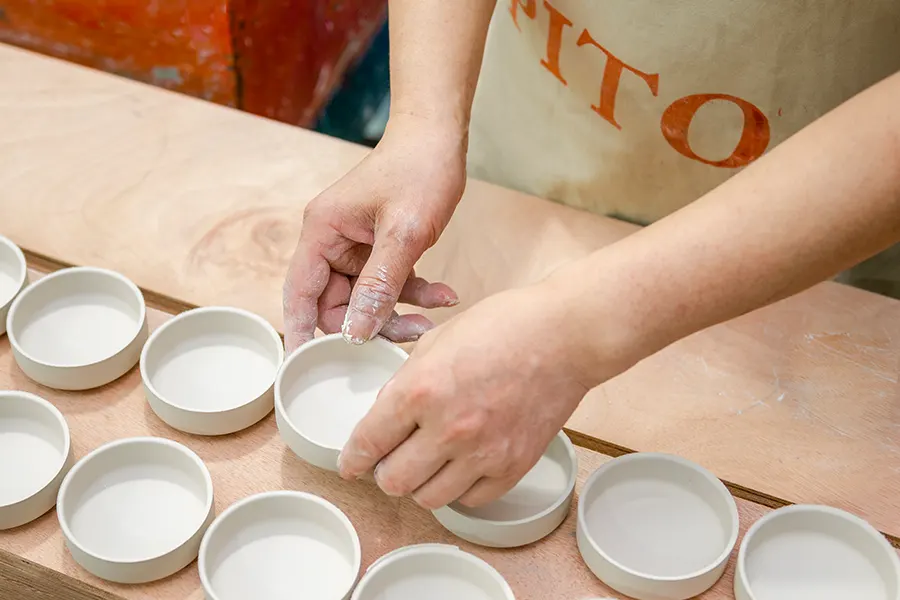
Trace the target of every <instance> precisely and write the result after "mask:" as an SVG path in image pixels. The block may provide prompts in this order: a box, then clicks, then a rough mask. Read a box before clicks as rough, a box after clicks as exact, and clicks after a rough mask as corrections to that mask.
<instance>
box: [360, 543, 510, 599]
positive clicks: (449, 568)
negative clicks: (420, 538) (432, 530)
mask: <svg viewBox="0 0 900 600" xmlns="http://www.w3.org/2000/svg"><path fill="white" fill-rule="evenodd" d="M426 598H427V600H515V596H514V595H513V592H512V589H510V587H509V584H508V583H506V580H505V579H503V576H502V575H500V573H498V572H497V570H496V569H494V567H492V566H491V565H489V564H488V563H486V562H484V561H483V560H481V559H480V558H478V557H477V556H474V555H472V554H469V553H468V552H463V551H462V550H460V549H459V548H457V547H456V546H448V545H444V544H419V545H415V546H406V547H404V548H400V549H398V550H394V551H393V552H389V553H388V554H385V555H384V556H382V557H381V558H379V559H378V560H376V561H375V562H374V563H372V565H371V566H370V567H369V568H368V569H366V573H365V575H363V577H362V579H361V580H360V582H359V585H358V586H357V587H356V590H355V591H354V592H353V598H352V600H425V599H426Z"/></svg>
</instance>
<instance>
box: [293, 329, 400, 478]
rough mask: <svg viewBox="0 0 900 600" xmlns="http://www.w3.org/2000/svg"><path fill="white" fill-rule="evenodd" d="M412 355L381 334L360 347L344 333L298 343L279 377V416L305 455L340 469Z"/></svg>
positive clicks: (298, 451) (323, 465)
mask: <svg viewBox="0 0 900 600" xmlns="http://www.w3.org/2000/svg"><path fill="white" fill-rule="evenodd" d="M406 358H407V354H406V352H404V351H403V350H402V349H400V348H398V347H397V346H395V345H394V344H392V343H391V342H389V341H387V340H386V339H383V338H380V337H377V338H375V339H373V340H371V341H369V342H367V343H365V344H363V345H360V346H356V345H352V344H349V343H347V342H346V341H344V338H343V337H342V336H341V334H339V333H335V334H331V335H326V336H323V337H320V338H317V339H315V340H313V341H311V342H308V343H306V344H304V345H303V346H301V347H300V348H298V349H297V350H296V351H295V352H294V353H293V354H291V356H290V357H288V359H287V360H286V361H285V362H284V365H282V367H281V371H280V372H279V373H278V377H277V378H276V379H275V420H276V422H277V424H278V431H279V433H280V434H281V438H282V439H283V440H284V442H285V443H286V444H287V445H288V446H289V447H290V449H291V450H293V451H294V453H295V454H297V456H299V457H300V458H302V459H303V460H305V461H307V462H309V463H311V464H313V465H315V466H317V467H321V468H323V469H328V470H331V471H336V470H337V468H338V455H339V454H340V452H341V449H342V448H343V447H344V444H346V443H347V440H348V439H349V438H350V434H351V433H353V429H354V428H355V427H356V424H357V423H359V421H360V420H362V418H363V417H364V416H365V415H366V413H367V412H368V411H369V408H371V407H372V404H374V403H375V398H376V396H377V395H378V392H379V391H380V390H381V388H382V386H384V384H385V383H387V382H388V381H389V380H390V378H391V377H392V376H393V375H394V373H395V372H396V371H397V370H398V369H399V368H400V367H401V366H403V363H404V362H405V361H406Z"/></svg>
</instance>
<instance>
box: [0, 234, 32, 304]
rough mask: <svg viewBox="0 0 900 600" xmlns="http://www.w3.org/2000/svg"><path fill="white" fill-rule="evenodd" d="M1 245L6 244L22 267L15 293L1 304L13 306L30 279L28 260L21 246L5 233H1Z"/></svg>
mask: <svg viewBox="0 0 900 600" xmlns="http://www.w3.org/2000/svg"><path fill="white" fill-rule="evenodd" d="M0 246H6V247H7V248H9V249H10V250H12V253H13V254H15V255H16V259H17V260H18V261H19V265H20V266H21V267H22V276H21V277H19V280H18V281H17V282H16V291H15V293H13V295H12V298H10V299H9V300H7V301H6V302H4V303H3V304H0V308H3V307H6V306H12V303H13V302H15V300H16V297H18V296H19V294H21V293H22V290H23V289H24V288H25V282H26V281H28V261H27V260H25V253H24V252H22V249H21V248H19V246H17V245H16V244H15V242H13V241H12V240H11V239H9V238H8V237H6V236H4V235H0Z"/></svg>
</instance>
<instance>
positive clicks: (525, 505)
mask: <svg viewBox="0 0 900 600" xmlns="http://www.w3.org/2000/svg"><path fill="white" fill-rule="evenodd" d="M577 476H578V461H577V458H576V457H575V448H574V447H573V446H572V442H571V441H570V440H569V437H568V436H567V435H566V434H565V433H563V432H560V433H559V434H557V436H556V437H555V438H553V441H552V442H550V445H549V446H548V447H547V450H546V452H544V455H543V456H542V457H541V458H540V460H539V461H538V462H537V464H536V465H535V466H534V467H532V469H531V470H530V471H529V472H528V473H527V474H526V475H525V477H523V478H522V479H521V480H520V481H519V483H517V484H516V486H515V487H514V488H513V489H511V490H510V491H509V492H507V494H506V495H505V496H503V497H502V498H500V499H499V500H497V501H495V502H491V503H490V504H486V505H484V506H480V507H478V508H469V507H466V506H463V505H461V504H459V503H457V502H454V503H453V504H450V505H448V506H444V507H441V508H439V509H437V510H435V511H433V512H434V516H435V517H436V518H437V520H438V521H439V522H440V523H441V525H443V526H444V527H446V528H447V529H449V530H450V531H451V532H453V533H454V534H456V535H457V536H458V537H460V538H462V539H464V540H467V541H469V542H472V543H473V544H480V545H482V546H491V547H495V548H513V547H517V546H524V545H526V544H530V543H532V542H536V541H538V540H540V539H542V538H544V537H546V536H548V535H550V534H551V533H553V531H554V530H555V529H556V528H557V527H559V525H560V524H561V523H562V522H563V521H564V520H565V518H566V515H568V514H569V508H570V507H571V505H572V496H573V495H574V493H575V479H576V478H577Z"/></svg>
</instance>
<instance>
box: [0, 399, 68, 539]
mask: <svg viewBox="0 0 900 600" xmlns="http://www.w3.org/2000/svg"><path fill="white" fill-rule="evenodd" d="M72 460H73V459H72V444H71V441H70V439H69V427H68V425H67V424H66V419H65V417H63V416H62V413H60V412H59V411H58V410H57V409H56V407H55V406H53V405H52V404H50V403H49V402H47V401H46V400H44V399H43V398H39V397H37V396H35V395H34V394H29V393H27V392H2V391H0V529H10V528H12V527H18V526H19V525H24V524H25V523H28V522H30V521H33V520H34V519H36V518H38V517H39V516H41V515H43V514H44V513H45V512H47V511H48V510H50V509H51V508H53V505H54V504H56V494H57V492H58V491H59V485H60V483H61V482H62V480H63V477H65V475H66V473H68V471H69V469H70V468H71V466H72Z"/></svg>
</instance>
